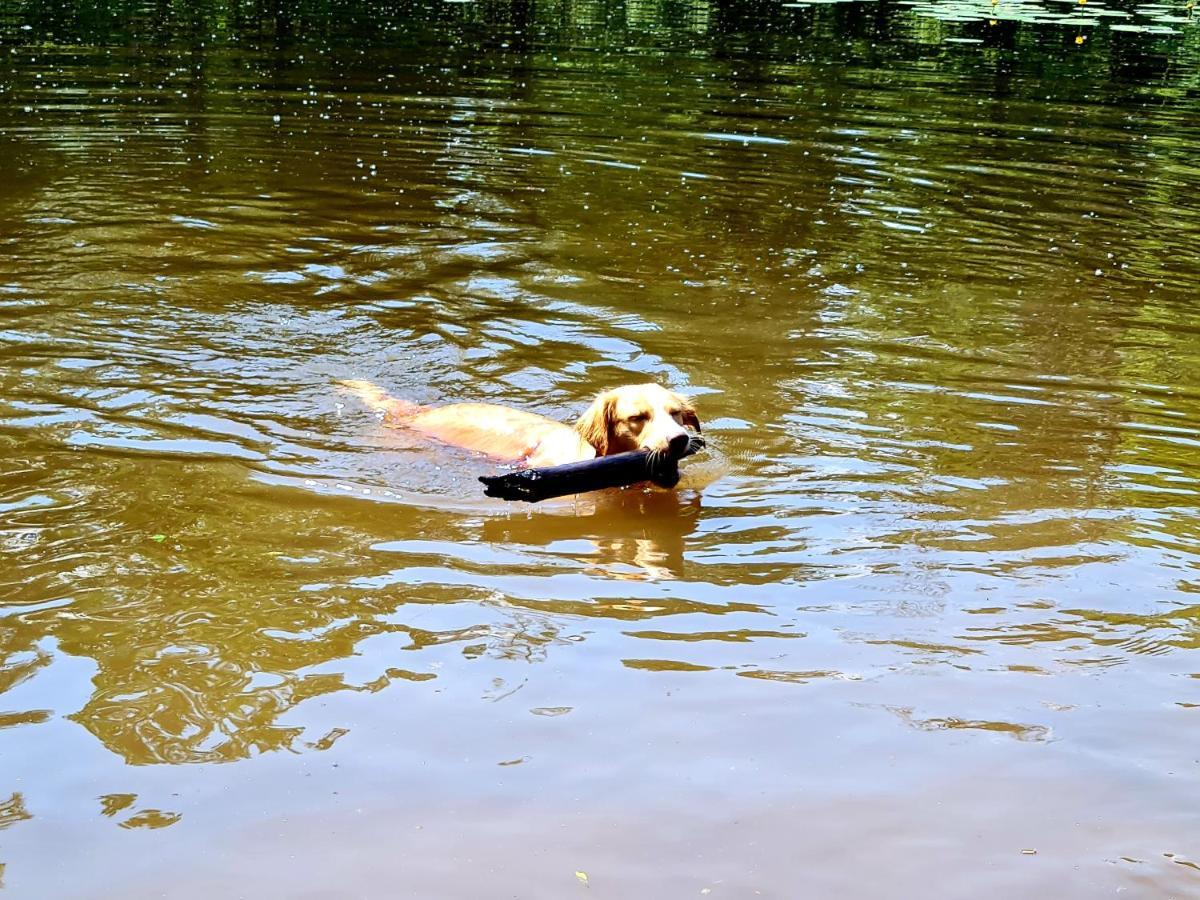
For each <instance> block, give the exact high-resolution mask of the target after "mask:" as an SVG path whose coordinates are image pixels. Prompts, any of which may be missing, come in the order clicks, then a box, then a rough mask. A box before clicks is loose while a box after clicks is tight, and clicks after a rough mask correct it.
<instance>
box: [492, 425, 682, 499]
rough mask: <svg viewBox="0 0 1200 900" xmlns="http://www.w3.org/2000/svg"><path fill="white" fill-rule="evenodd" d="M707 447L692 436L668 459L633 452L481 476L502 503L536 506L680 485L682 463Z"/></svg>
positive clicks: (646, 453) (493, 494) (640, 451)
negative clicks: (634, 487) (649, 485)
mask: <svg viewBox="0 0 1200 900" xmlns="http://www.w3.org/2000/svg"><path fill="white" fill-rule="evenodd" d="M703 448H704V438H701V437H697V436H695V435H692V436H691V438H690V440H689V441H688V446H687V449H686V450H685V451H684V452H683V455H682V456H680V457H677V458H673V459H668V458H664V457H662V456H661V455H660V456H653V455H651V453H650V451H649V450H631V451H630V452H628V453H614V454H613V455H611V456H598V457H596V458H595V459H585V460H583V461H582V462H573V463H566V464H564V465H561V466H547V467H545V468H541V469H519V470H517V471H515V472H507V473H505V474H504V475H480V476H479V480H480V481H481V482H483V485H484V489H483V492H484V493H485V494H486V495H487V496H489V497H499V498H500V499H501V500H523V501H525V502H526V503H537V502H539V501H541V500H549V499H551V498H554V497H563V496H566V495H567V494H586V493H587V492H589V491H599V490H603V489H604V488H614V487H627V486H629V485H631V484H637V483H638V482H639V481H651V482H653V483H654V484H657V485H659V486H661V487H667V488H671V487H675V485H677V484H678V483H679V460H680V459H682V458H683V457H684V456H691V455H692V454H693V453H696V452H698V451H699V450H701V449H703Z"/></svg>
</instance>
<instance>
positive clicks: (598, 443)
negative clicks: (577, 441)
mask: <svg viewBox="0 0 1200 900" xmlns="http://www.w3.org/2000/svg"><path fill="white" fill-rule="evenodd" d="M616 409H617V398H616V396H615V395H614V394H613V393H612V392H611V391H607V392H605V393H603V394H601V395H600V396H599V397H597V398H596V399H595V400H593V401H592V405H591V406H589V407H588V408H587V410H586V411H585V412H584V414H583V415H582V416H580V417H579V421H578V422H576V423H575V430H576V431H578V432H579V436H580V437H581V438H583V439H584V440H585V441H587V442H588V443H589V444H591V445H592V446H593V447H595V448H596V455H597V456H607V455H608V448H609V445H610V444H611V443H612V438H613V420H614V418H615V416H616Z"/></svg>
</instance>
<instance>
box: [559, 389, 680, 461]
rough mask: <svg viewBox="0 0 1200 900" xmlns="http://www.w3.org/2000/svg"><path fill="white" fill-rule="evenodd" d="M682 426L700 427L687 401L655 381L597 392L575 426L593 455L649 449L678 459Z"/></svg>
mask: <svg viewBox="0 0 1200 900" xmlns="http://www.w3.org/2000/svg"><path fill="white" fill-rule="evenodd" d="M684 426H689V427H691V428H692V429H694V430H695V431H699V430H700V420H699V418H697V416H696V410H695V408H694V407H693V406H692V404H691V401H690V400H688V399H687V398H686V397H682V396H680V395H679V394H677V393H675V392H674V391H668V390H667V389H666V388H662V387H659V386H658V385H657V384H631V385H626V386H624V387H619V388H613V389H612V390H611V391H605V392H604V393H603V394H601V395H600V396H598V397H597V398H596V399H595V400H594V401H592V405H591V406H589V407H588V408H587V411H586V412H585V413H584V414H583V415H582V416H580V417H579V421H578V422H576V423H575V428H576V430H577V431H578V432H579V434H580V435H581V436H582V437H583V439H584V440H585V441H587V442H588V443H589V444H591V445H592V446H593V447H595V448H596V455H597V456H611V455H612V454H614V453H624V452H626V451H628V450H651V451H653V452H655V453H657V454H662V455H663V456H664V457H666V458H669V459H679V458H680V457H682V456H683V454H684V452H685V451H686V450H687V446H688V441H689V437H688V433H687V431H685V430H684Z"/></svg>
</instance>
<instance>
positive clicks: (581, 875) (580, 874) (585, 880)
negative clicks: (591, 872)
mask: <svg viewBox="0 0 1200 900" xmlns="http://www.w3.org/2000/svg"><path fill="white" fill-rule="evenodd" d="M575 877H576V878H578V879H579V880H580V881H581V882H583V886H584V887H591V885H590V884H588V877H587V872H576V873H575Z"/></svg>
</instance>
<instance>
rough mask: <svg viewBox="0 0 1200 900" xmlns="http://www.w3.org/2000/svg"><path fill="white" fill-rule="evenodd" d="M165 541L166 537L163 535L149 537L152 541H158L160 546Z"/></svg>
mask: <svg viewBox="0 0 1200 900" xmlns="http://www.w3.org/2000/svg"><path fill="white" fill-rule="evenodd" d="M166 539H167V536H166V535H165V534H152V535H150V540H152V541H158V542H159V543H160V544H161V543H162V542H163V541H165V540H166Z"/></svg>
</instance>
